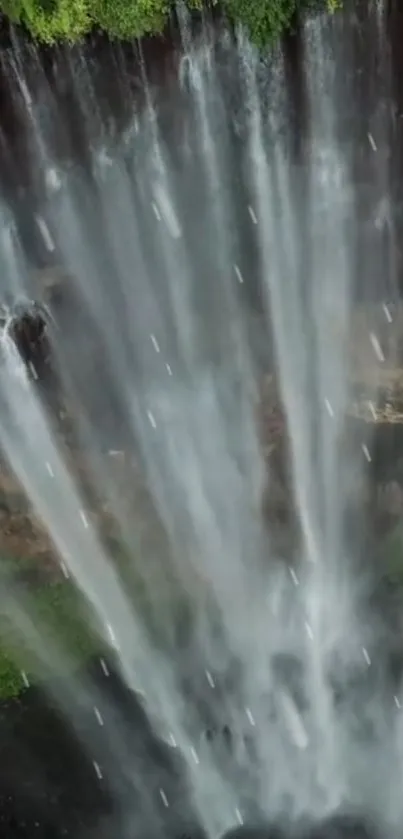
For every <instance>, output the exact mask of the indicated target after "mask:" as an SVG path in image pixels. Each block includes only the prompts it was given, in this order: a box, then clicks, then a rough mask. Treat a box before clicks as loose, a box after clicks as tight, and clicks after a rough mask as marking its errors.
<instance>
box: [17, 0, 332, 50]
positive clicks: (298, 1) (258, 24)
mask: <svg viewBox="0 0 403 839" xmlns="http://www.w3.org/2000/svg"><path fill="white" fill-rule="evenodd" d="M340 4H341V0H221V3H220V2H218V0H210V5H213V6H219V5H221V6H222V7H223V8H224V9H225V11H226V12H227V14H228V16H229V18H230V19H231V20H232V21H233V22H234V23H241V24H243V25H244V26H245V27H246V28H247V29H248V30H249V32H250V34H251V36H252V39H253V40H254V41H255V42H256V43H257V44H258V45H259V46H263V45H264V44H267V43H269V42H272V41H273V40H275V39H276V38H278V37H279V36H280V35H281V33H282V32H283V31H284V30H285V29H287V27H289V26H290V24H291V22H292V19H293V16H294V14H295V12H296V11H299V10H304V9H305V8H310V7H312V5H315V6H316V7H319V8H327V9H328V10H329V11H334V10H335V9H336V8H338V7H339V6H340ZM186 5H187V6H188V7H189V8H190V9H196V8H199V9H200V8H201V7H202V5H203V0H186ZM172 6H173V0H0V10H1V11H3V13H4V14H5V15H6V16H8V17H9V18H10V19H11V20H12V21H14V22H18V23H22V24H23V25H24V26H26V27H27V29H28V30H29V32H30V33H31V35H32V36H33V37H34V38H35V39H36V40H38V41H43V42H45V43H54V42H56V41H71V42H73V41H77V40H79V39H80V38H82V37H83V36H84V35H85V34H86V33H87V32H88V31H89V30H90V29H91V28H92V27H96V28H99V29H103V30H104V31H106V32H107V33H108V34H109V35H110V36H111V37H114V38H121V39H131V38H140V37H141V36H142V35H146V34H157V33H161V32H163V30H164V27H165V24H166V22H167V19H168V15H169V11H170V9H171V8H172Z"/></svg>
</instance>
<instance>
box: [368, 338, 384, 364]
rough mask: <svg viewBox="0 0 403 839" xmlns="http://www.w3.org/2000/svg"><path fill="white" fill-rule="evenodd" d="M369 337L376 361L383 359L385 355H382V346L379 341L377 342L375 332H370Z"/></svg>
mask: <svg viewBox="0 0 403 839" xmlns="http://www.w3.org/2000/svg"><path fill="white" fill-rule="evenodd" d="M369 338H370V341H371V344H372V348H373V350H374V353H375V355H376V357H377V359H378V361H381V362H383V361H385V356H384V354H383V350H382V347H381V345H380V343H379V341H378V338H377V337H376V335H375V333H374V332H370V335H369Z"/></svg>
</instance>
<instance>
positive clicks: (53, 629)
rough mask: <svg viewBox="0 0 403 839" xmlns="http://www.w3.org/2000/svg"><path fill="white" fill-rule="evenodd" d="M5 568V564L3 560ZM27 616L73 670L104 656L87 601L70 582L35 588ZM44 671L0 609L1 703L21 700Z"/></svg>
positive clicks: (1, 561)
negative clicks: (92, 626)
mask: <svg viewBox="0 0 403 839" xmlns="http://www.w3.org/2000/svg"><path fill="white" fill-rule="evenodd" d="M0 565H1V567H3V565H4V560H3V559H2V558H0ZM27 607H28V608H27V614H28V617H29V620H30V621H31V622H32V625H33V626H34V627H35V630H37V629H39V627H40V628H41V638H42V643H43V644H46V639H47V638H48V639H49V641H50V643H51V644H52V645H53V646H55V650H56V651H59V653H60V654H61V655H62V656H63V660H64V661H65V662H66V664H67V663H68V666H69V667H71V668H72V669H73V670H75V669H78V668H80V667H81V666H85V664H86V663H87V662H88V661H90V660H91V658H93V657H94V656H97V655H102V654H103V652H104V648H103V645H102V643H101V641H100V639H99V638H98V637H97V636H96V635H95V633H94V632H93V630H92V628H91V626H90V624H89V622H88V614H87V612H86V608H85V604H84V601H83V599H82V597H81V595H80V594H79V592H78V591H77V590H76V589H75V588H74V586H72V585H70V583H69V582H61V583H56V584H50V585H41V586H40V587H37V588H33V589H32V590H31V591H30V593H29V597H28V600H27ZM42 671H43V667H42V666H41V663H40V661H39V660H38V659H37V658H36V654H35V653H34V652H33V649H31V648H30V647H29V646H28V645H27V643H26V639H25V638H23V637H22V636H21V635H20V634H19V633H18V632H17V631H16V629H15V626H14V623H13V621H12V620H10V618H9V617H8V615H7V614H5V613H3V612H2V609H1V607H0V701H1V700H4V699H10V698H12V697H15V696H18V695H19V694H20V693H21V692H22V691H23V690H24V688H25V687H26V682H25V679H24V675H23V673H25V674H26V676H27V677H28V680H29V683H31V679H32V681H33V682H34V683H35V682H36V681H37V680H40V679H41V673H42Z"/></svg>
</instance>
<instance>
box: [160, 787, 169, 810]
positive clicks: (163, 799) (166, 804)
mask: <svg viewBox="0 0 403 839" xmlns="http://www.w3.org/2000/svg"><path fill="white" fill-rule="evenodd" d="M160 796H161V799H162V803H163V804H164V806H165V807H169V803H168V799H167V797H166V795H165V792H164V790H163V789H160Z"/></svg>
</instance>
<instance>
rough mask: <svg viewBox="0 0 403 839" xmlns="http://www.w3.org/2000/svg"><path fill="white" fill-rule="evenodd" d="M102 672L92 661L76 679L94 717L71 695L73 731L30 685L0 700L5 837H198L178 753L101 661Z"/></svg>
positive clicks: (0, 827)
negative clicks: (12, 697)
mask: <svg viewBox="0 0 403 839" xmlns="http://www.w3.org/2000/svg"><path fill="white" fill-rule="evenodd" d="M108 672H109V676H108V677H106V676H105V674H104V672H103V671H102V668H101V665H100V663H99V661H96V662H94V664H93V666H92V667H90V668H89V669H87V671H86V672H85V673H83V674H82V676H83V678H84V679H85V680H86V683H87V685H89V686H90V691H93V692H94V696H96V697H97V698H96V701H97V706H98V707H97V709H96V710H97V712H98V715H100V716H98V717H97V715H96V714H95V710H94V705H95V702H94V704H91V701H88V700H87V701H82V702H80V701H79V698H78V697H77V700H78V701H77V703H75V702H73V706H74V707H73V708H72V709H71V710H72V711H73V714H72V719H73V720H74V724H75V728H76V730H75V731H74V730H73V728H72V725H71V721H69V722H68V723H67V722H66V720H65V719H63V717H62V715H61V714H60V712H56V711H55V708H54V707H53V705H52V704H51V702H50V700H49V698H48V697H47V696H46V695H45V694H44V693H43V692H42V691H41V690H39V689H37V688H29V689H28V690H27V691H26V692H25V693H24V694H23V695H22V696H21V697H20V699H18V700H13V701H10V702H7V703H4V702H3V703H1V704H0V744H1V753H2V760H1V764H0V833H1V836H2V837H4V839H20V837H21V839H23V837H24V839H28V837H29V839H32V838H33V837H37V839H59V837H60V839H62V837H72V839H88V837H92V836H97V837H109V839H110V837H112V836H114V837H116V839H133V837H136V839H162V836H164V837H166V839H187V837H191V839H204V837H203V833H202V831H201V830H200V828H199V827H198V826H197V823H196V820H195V818H194V816H192V812H191V807H190V804H189V795H188V791H187V790H186V788H185V786H186V785H185V783H184V779H183V773H182V771H181V766H180V761H179V758H178V755H177V753H176V752H175V750H174V749H172V748H170V747H169V746H167V745H165V744H163V743H162V741H160V740H158V739H157V737H156V736H155V735H154V734H153V733H152V731H151V727H150V725H149V723H148V720H147V718H146V716H145V714H144V712H143V710H142V705H141V700H140V699H139V697H136V696H135V695H134V694H133V693H130V692H129V691H128V690H127V689H126V688H124V687H123V686H122V684H121V682H120V681H119V679H118V677H117V676H116V674H115V673H114V671H113V667H112V664H111V663H109V662H108ZM54 687H56V689H62V690H63V686H62V685H57V686H54ZM78 705H80V710H79V711H78V710H77V706H78ZM99 719H101V720H102V725H100V723H99ZM79 737H80V740H79ZM80 741H81V742H80ZM83 743H84V744H85V745H84V746H83V745H82V744H83ZM129 756H130V761H131V763H130V766H129V764H128V760H129ZM129 770H130V771H129ZM161 789H162V790H163V791H164V792H165V795H166V797H167V800H168V801H169V804H170V806H169V807H168V808H167V807H165V806H164V803H163V801H162V800H161V793H160V790H161ZM126 815H127V820H126ZM159 818H160V820H161V826H162V828H163V829H162V831H161V832H160V830H157V829H156V827H155V825H156V824H158V821H159ZM153 825H154V827H153Z"/></svg>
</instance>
